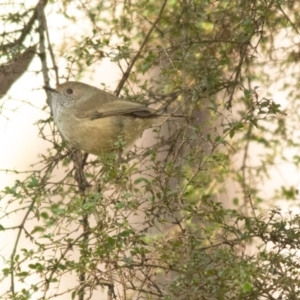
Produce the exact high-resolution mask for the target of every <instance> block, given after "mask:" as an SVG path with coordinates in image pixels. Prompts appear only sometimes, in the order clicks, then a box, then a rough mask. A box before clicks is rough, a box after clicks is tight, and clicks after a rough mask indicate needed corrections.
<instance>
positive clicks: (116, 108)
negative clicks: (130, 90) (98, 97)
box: [76, 99, 157, 120]
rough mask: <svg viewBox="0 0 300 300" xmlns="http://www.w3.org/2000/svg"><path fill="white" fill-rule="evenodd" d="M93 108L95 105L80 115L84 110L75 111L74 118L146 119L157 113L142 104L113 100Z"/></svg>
mask: <svg viewBox="0 0 300 300" xmlns="http://www.w3.org/2000/svg"><path fill="white" fill-rule="evenodd" d="M94 103H95V102H94ZM95 106H96V105H94V107H93V108H95V109H92V110H89V111H85V112H84V113H82V111H84V110H77V113H76V116H77V117H78V118H87V119H90V120H95V119H100V118H106V117H112V116H119V115H129V116H133V117H139V118H147V117H151V116H153V115H155V114H156V113H157V112H156V110H154V109H151V108H149V107H147V106H144V105H142V104H139V103H135V102H131V101H126V100H121V99H118V100H115V99H113V100H112V101H111V102H106V103H99V105H97V107H95Z"/></svg>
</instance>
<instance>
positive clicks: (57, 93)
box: [45, 81, 176, 156]
mask: <svg viewBox="0 0 300 300" xmlns="http://www.w3.org/2000/svg"><path fill="white" fill-rule="evenodd" d="M45 89H46V90H47V91H49V92H50V93H51V107H52V112H53V118H54V122H55V123H56V125H57V127H58V130H59V132H60V133H61V135H62V136H63V138H64V139H65V140H66V141H67V142H69V143H70V144H71V145H72V146H73V147H75V148H78V149H81V150H83V151H85V152H88V153H91V154H95V155H99V156H100V155H103V154H105V153H108V152H111V151H113V150H115V149H118V148H119V147H120V146H118V143H117V142H118V141H119V140H123V141H124V142H125V148H126V147H128V146H130V145H131V144H132V143H133V142H134V141H135V140H136V139H137V138H138V137H139V136H140V135H141V133H142V132H143V131H144V130H145V129H146V128H149V127H151V125H153V124H155V120H157V119H158V118H160V120H162V118H164V119H167V118H170V116H166V115H165V116H163V115H160V114H158V113H157V111H156V110H154V109H151V108H149V107H147V106H144V105H142V104H139V103H136V102H131V101H128V100H123V99H120V98H118V97H116V96H114V95H112V94H110V93H108V92H105V91H103V90H100V89H98V88H96V87H93V86H90V85H87V84H85V83H81V82H75V81H69V82H65V83H63V84H60V85H58V86H57V88H56V90H55V89H52V88H49V87H45ZM172 118H173V117H172ZM175 118H176V117H175Z"/></svg>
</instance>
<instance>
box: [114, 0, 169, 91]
mask: <svg viewBox="0 0 300 300" xmlns="http://www.w3.org/2000/svg"><path fill="white" fill-rule="evenodd" d="M167 1H168V0H165V1H164V3H163V5H162V6H161V9H160V11H159V14H158V17H157V19H156V20H155V21H154V23H153V24H152V26H151V28H150V30H149V31H148V33H147V34H146V37H145V39H144V41H143V43H142V45H141V46H140V49H139V50H138V52H137V53H136V55H135V56H134V58H133V59H132V61H131V63H130V64H129V66H128V68H127V70H126V71H125V73H124V75H123V77H122V79H121V81H120V82H119V84H118V87H117V89H116V91H115V95H117V96H119V94H120V92H121V89H122V88H123V86H124V84H125V82H126V80H127V79H128V77H129V75H130V72H131V70H132V68H133V66H134V64H135V62H136V61H137V59H138V58H139V57H140V55H141V53H142V51H143V49H144V47H145V46H146V44H147V42H148V40H149V38H150V35H151V33H152V31H153V30H154V28H155V27H156V25H157V23H158V22H159V21H160V19H161V16H162V13H163V11H164V9H165V6H166V4H167Z"/></svg>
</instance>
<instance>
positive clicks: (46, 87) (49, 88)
mask: <svg viewBox="0 0 300 300" xmlns="http://www.w3.org/2000/svg"><path fill="white" fill-rule="evenodd" d="M43 88H44V90H46V91H48V92H50V93H58V91H57V90H55V89H53V88H51V87H50V86H43Z"/></svg>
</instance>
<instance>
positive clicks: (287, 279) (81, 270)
mask: <svg viewBox="0 0 300 300" xmlns="http://www.w3.org/2000/svg"><path fill="white" fill-rule="evenodd" d="M27 5H28V6H27ZM7 7H9V8H7V11H6V13H5V14H2V15H1V22H2V23H3V24H4V27H3V28H4V29H3V31H2V32H1V37H2V39H1V45H0V49H1V51H2V57H1V58H2V60H4V62H5V61H10V60H11V56H14V54H15V49H17V50H18V51H19V49H22V48H28V47H29V46H30V45H32V44H35V43H38V52H39V59H40V61H41V66H42V68H41V74H42V75H43V81H44V84H45V85H47V84H48V83H49V82H50V78H53V77H55V80H56V82H59V81H64V80H65V79H69V78H70V79H74V78H75V79H76V80H79V79H81V78H83V77H84V76H88V75H90V76H93V74H95V72H96V70H97V67H99V65H100V64H101V62H102V61H103V60H104V59H109V60H111V61H112V62H114V64H115V65H116V66H118V67H119V69H120V71H121V72H122V77H121V79H120V81H119V84H118V86H117V88H116V91H115V94H116V95H122V96H123V97H126V98H130V99H131V100H133V101H145V100H143V99H151V101H150V102H152V104H153V103H155V102H160V101H165V102H166V103H167V105H166V106H167V107H166V109H167V110H168V111H169V112H172V111H174V110H175V111H176V113H182V114H184V115H185V116H186V119H187V120H186V122H182V123H180V124H174V123H169V122H165V124H163V126H162V127H163V129H162V130H159V129H158V128H154V129H153V133H152V134H153V136H155V137H156V143H155V144H154V145H152V146H149V147H146V148H143V147H138V146H135V147H134V148H133V149H132V151H131V152H130V153H128V154H125V155H124V156H123V160H122V161H120V160H119V158H118V157H117V155H116V154H115V153H112V154H111V155H107V156H106V157H100V158H98V159H95V158H91V157H87V155H83V154H82V153H79V152H78V151H77V152H76V151H75V152H74V151H73V150H70V149H69V148H68V147H66V145H65V143H64V142H63V141H61V139H60V137H59V134H58V132H57V131H56V130H55V129H53V122H52V119H51V117H50V118H49V119H47V120H41V121H39V122H38V124H37V126H39V129H40V133H41V138H44V139H46V140H48V141H49V142H50V143H51V148H50V149H49V151H48V153H43V154H42V156H41V160H40V161H39V162H38V163H37V164H36V165H35V166H34V169H33V168H32V169H29V171H28V176H27V178H26V179H25V180H16V182H15V184H14V185H13V186H10V187H6V188H5V189H4V190H3V191H2V194H1V203H2V205H1V207H2V210H3V212H4V213H3V216H2V218H1V225H0V230H1V231H2V232H4V231H9V230H14V231H16V232H17V235H16V240H15V244H14V247H13V250H12V253H11V257H10V258H7V257H5V258H4V260H6V263H7V265H6V267H5V268H4V269H3V270H2V277H1V280H2V281H3V282H5V281H6V280H8V279H9V280H10V286H11V288H10V290H9V291H5V292H3V291H1V292H2V295H1V299H33V298H34V299H53V298H55V299H56V298H57V299H58V298H59V297H63V295H67V296H68V297H69V298H71V299H74V298H78V299H80V300H83V299H99V295H100V293H101V292H102V291H103V290H104V291H105V293H106V294H107V299H166V300H167V299H298V298H299V289H298V286H299V275H298V274H299V259H298V256H297V250H298V247H299V246H298V243H297V241H298V239H299V216H298V215H295V214H289V215H288V216H287V215H285V214H284V213H282V212H281V211H280V210H279V209H278V208H276V207H275V208H270V209H269V210H265V206H263V205H265V203H267V202H268V200H272V201H274V200H280V199H285V198H286V199H289V200H294V199H296V197H297V189H296V188H294V187H287V186H282V187H279V188H278V190H276V191H274V193H273V195H272V196H271V198H270V199H267V198H266V199H263V198H262V194H261V189H262V183H263V182H265V180H267V179H268V178H269V177H270V176H271V175H270V171H271V170H272V169H273V168H274V167H275V166H276V164H277V163H278V162H282V161H284V162H287V161H290V160H291V163H293V165H294V166H295V168H297V169H298V167H299V156H298V155H294V156H293V157H291V156H289V155H288V154H287V153H286V152H285V151H284V149H286V148H287V147H289V149H293V150H294V149H297V148H298V147H299V137H297V136H295V134H294V129H295V128H297V127H296V125H295V124H297V123H298V122H299V119H298V118H299V116H298V115H297V114H295V113H293V112H296V111H298V110H299V107H298V105H299V104H298V103H297V101H296V99H297V97H298V92H297V91H298V89H297V88H296V87H297V85H298V83H299V72H297V71H296V72H295V71H294V70H297V68H294V67H297V63H298V59H299V50H298V48H297V47H298V46H297V44H296V43H295V44H292V40H293V39H292V38H293V37H294V36H295V35H296V34H297V33H298V32H297V28H296V27H297V26H296V25H297V24H296V23H293V22H295V20H297V14H298V13H299V6H298V4H296V3H294V2H293V1H287V2H286V3H285V2H284V1H275V0H268V1H258V0H257V1H237V0H235V1H205V0H194V1H188V0H183V1H172V0H169V1H167V0H165V1H153V0H140V1H123V2H121V1H120V2H117V1H104V0H103V1H77V0H76V1H67V0H65V1H60V2H59V3H57V2H56V1H45V0H44V1H42V0H40V1H39V2H38V4H37V5H36V6H29V4H25V3H24V4H18V3H17V2H15V3H11V2H9V3H8V4H7ZM52 15H57V16H59V17H60V18H62V19H63V20H64V21H63V22H65V23H63V24H66V26H65V27H63V26H62V28H61V29H60V30H61V31H64V30H65V31H66V32H67V28H70V27H71V28H73V30H74V31H76V32H77V34H76V35H68V36H67V35H66V36H65V38H64V40H63V41H57V40H55V38H54V37H51V28H52V26H54V24H52V23H50V20H53V19H51V16H52ZM11 24H13V25H14V26H15V27H14V29H13V30H7V29H6V28H10V27H9V26H11ZM86 24H87V25H86ZM83 27H86V28H87V30H82V29H86V28H83ZM81 30H82V31H81ZM282 32H287V38H289V39H290V40H289V41H290V44H289V47H286V48H284V46H282V47H283V50H284V52H285V56H284V57H281V58H280V60H279V58H278V57H277V55H278V54H277V53H279V52H276V51H277V50H278V51H279V50H280V49H278V48H279V47H278V45H277V44H276V38H277V37H278V36H279V35H280V34H282ZM49 33H50V34H49ZM11 41H14V42H11ZM53 49H55V51H54V50H53ZM61 57H64V59H65V62H66V65H67V68H66V70H63V69H60V68H59V67H58V65H57V60H58V58H61ZM266 64H269V65H270V66H277V67H278V68H280V69H281V70H282V72H280V73H279V74H278V75H277V74H275V73H272V76H271V75H268V74H270V73H267V72H265V69H264V68H262V67H261V66H262V65H264V66H266ZM285 71H286V72H285ZM266 73H267V74H266ZM287 73H289V74H291V75H292V76H293V77H292V79H293V80H288V81H286V82H285V81H282V82H284V85H283V87H282V88H283V89H284V90H286V91H289V92H290V94H289V102H288V106H286V107H283V106H281V105H280V104H279V103H276V102H275V101H274V100H273V99H272V95H266V96H261V95H260V93H259V89H258V87H257V86H259V85H265V86H266V85H270V84H271V83H272V82H274V80H279V79H282V78H283V77H284V76H286V74H287ZM298 102H299V101H298ZM287 115H289V117H288V118H287V117H286V116H287ZM49 132H51V137H50V138H49V136H48V133H49ZM120 146H122V141H120ZM254 151H255V153H256V155H257V156H259V161H258V162H256V161H255V163H253V161H252V160H253V157H252V156H251V153H253V152H254ZM237 156H238V157H240V158H242V159H240V161H241V163H240V165H239V164H238V163H235V159H236V157H237ZM57 168H59V169H60V170H62V171H63V176H60V177H56V176H55V170H56V169H57ZM15 172H17V171H15ZM233 183H234V184H238V188H237V189H236V191H235V194H234V196H233V197H230V198H229V199H226V197H225V196H224V194H225V193H226V192H227V191H228V190H229V189H230V187H229V186H230V185H233ZM263 209H264V210H263ZM12 215H17V216H18V217H19V218H20V220H21V221H20V223H19V224H16V225H15V226H13V227H8V226H6V224H5V222H6V218H7V217H9V216H12ZM22 236H24V237H25V239H26V246H24V245H23V243H21V237H22ZM72 276H73V277H74V276H76V278H77V282H74V283H73V284H72V283H68V284H66V283H65V280H66V278H70V277H72ZM61 299H62V298H61ZM101 299H102V298H101Z"/></svg>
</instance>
